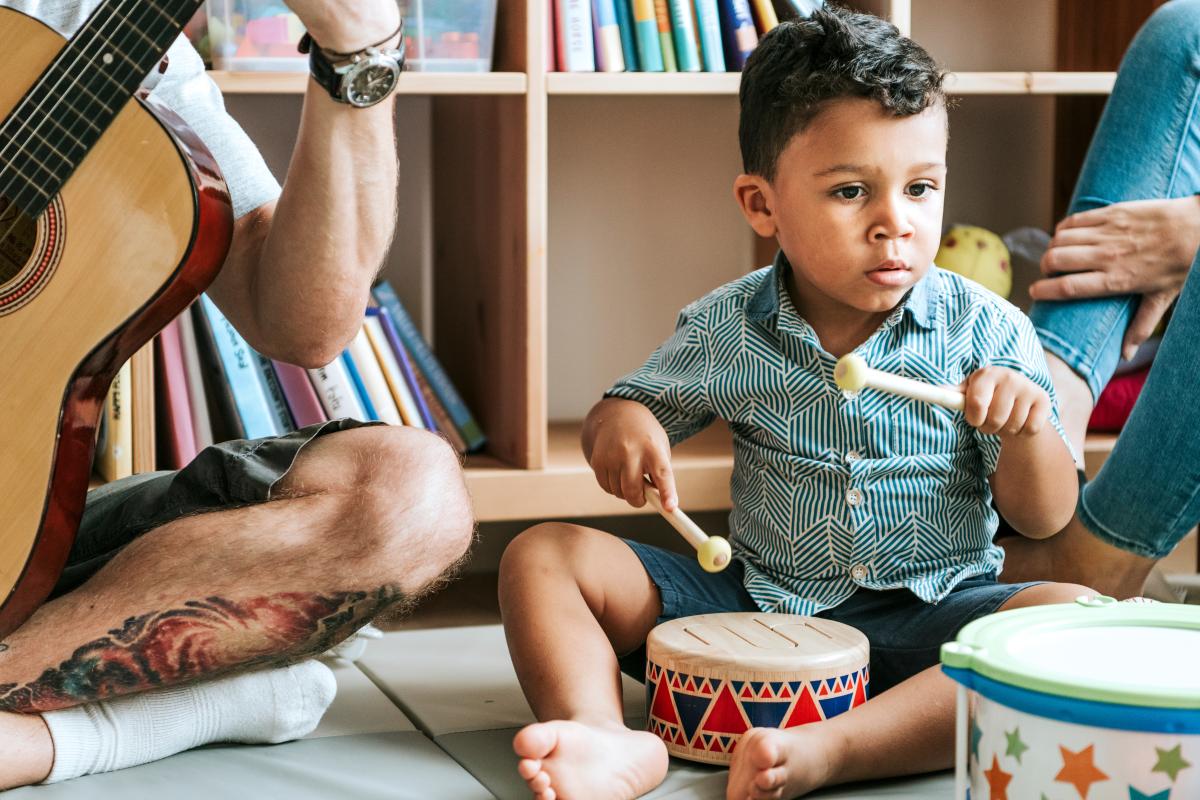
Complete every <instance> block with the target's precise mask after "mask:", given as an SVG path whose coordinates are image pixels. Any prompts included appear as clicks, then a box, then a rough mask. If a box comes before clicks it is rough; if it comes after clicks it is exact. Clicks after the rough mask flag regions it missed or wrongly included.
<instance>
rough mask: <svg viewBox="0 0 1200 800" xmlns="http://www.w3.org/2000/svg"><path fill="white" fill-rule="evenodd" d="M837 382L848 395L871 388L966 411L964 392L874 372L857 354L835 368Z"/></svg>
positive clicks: (847, 357)
mask: <svg viewBox="0 0 1200 800" xmlns="http://www.w3.org/2000/svg"><path fill="white" fill-rule="evenodd" d="M833 380H834V381H835V382H836V383H837V385H838V388H839V389H842V390H844V391H847V392H861V391H862V390H863V389H866V388H868V387H870V388H871V389H877V390H879V391H881V392H889V393H891V394H898V395H901V396H902V397H911V398H912V399H913V400H921V401H923V402H926V403H933V404H934V405H939V406H945V407H946V408H948V409H950V410H951V411H962V409H963V402H964V401H963V393H962V392H960V391H958V390H957V389H951V388H949V387H946V386H934V385H933V384H932V383H924V382H922V381H914V380H913V379H912V378H904V377H901V376H900V375H893V374H892V373H890V372H880V371H879V370H877V369H871V368H870V367H868V366H867V362H866V361H864V360H863V357H862V356H860V355H857V354H855V353H849V354H847V355H844V356H842V357H841V358H839V359H838V362H837V366H836V367H834V368H833Z"/></svg>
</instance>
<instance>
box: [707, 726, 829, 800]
mask: <svg viewBox="0 0 1200 800" xmlns="http://www.w3.org/2000/svg"><path fill="white" fill-rule="evenodd" d="M819 726H820V723H817V724H816V725H802V726H800V727H798V728H788V729H786V730H779V729H777V728H752V729H750V730H749V731H747V732H746V733H745V734H744V735H743V736H742V738H741V740H740V741H739V742H738V745H737V748H736V749H735V750H734V751H733V761H732V763H730V765H729V787H728V788H727V789H726V790H725V797H726V800H783V798H789V797H799V796H800V795H803V794H807V793H808V792H811V791H812V790H814V789H817V788H819V787H821V786H824V785H825V784H826V783H827V782H828V781H829V778H830V775H831V774H832V773H831V766H832V763H833V760H834V759H833V756H834V753H832V752H831V751H830V743H829V737H827V736H823V735H822V731H821V730H820V727H819Z"/></svg>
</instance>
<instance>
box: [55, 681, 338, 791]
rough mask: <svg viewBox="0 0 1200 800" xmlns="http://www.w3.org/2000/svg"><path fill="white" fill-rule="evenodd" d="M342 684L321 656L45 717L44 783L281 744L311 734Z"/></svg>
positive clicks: (58, 712)
mask: <svg viewBox="0 0 1200 800" xmlns="http://www.w3.org/2000/svg"><path fill="white" fill-rule="evenodd" d="M336 693H337V682H336V681H335V680H334V677H333V673H332V672H330V671H329V668H328V667H326V666H325V665H324V664H322V663H321V662H319V661H305V662H303V663H300V664H296V665H293V666H291V667H286V668H277V669H269V670H259V671H258V672H248V673H245V674H243V675H235V676H233V677H230V678H222V679H220V680H215V681H206V682H201V683H196V684H191V685H189V686H183V687H178V688H170V689H159V690H157V691H153V692H145V693H143V694H135V695H127V696H125V697H118V698H115V699H113V700H104V701H101V702H96V703H88V704H87V705H82V706H76V707H74V708H67V709H63V710H61V711H49V712H46V713H45V714H43V715H42V718H43V719H44V720H45V721H46V727H48V728H49V729H50V738H51V739H53V741H54V768H53V769H51V770H50V775H49V776H48V777H47V778H46V780H45V783H56V782H58V781H65V780H70V779H71V778H78V777H79V776H81V775H91V774H94V773H98V772H111V771H113V770H117V769H125V768H126V767H134V766H137V765H138V764H145V763H148V762H150V761H157V760H158V759H160V758H166V757H167V756H169V755H174V754H175V753H178V752H181V751H183V750H190V749H191V748H193V747H199V746H200V745H203V744H209V743H210V742H247V743H254V744H275V743H278V742H286V741H290V740H292V739H298V738H300V737H301V736H304V735H305V734H308V733H310V732H311V731H312V730H313V728H315V727H316V726H317V723H318V722H320V721H321V717H322V715H324V713H325V709H327V708H328V707H329V704H330V703H332V702H333V697H334V695H335V694H336Z"/></svg>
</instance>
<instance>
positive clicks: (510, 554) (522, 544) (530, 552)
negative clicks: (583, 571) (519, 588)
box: [500, 522, 582, 580]
mask: <svg viewBox="0 0 1200 800" xmlns="http://www.w3.org/2000/svg"><path fill="white" fill-rule="evenodd" d="M581 532H582V529H581V528H579V527H578V526H576V525H570V524H567V523H565V522H542V523H539V524H537V525H534V526H533V527H532V528H526V529H525V530H524V531H522V532H521V533H519V534H518V535H517V537H516V538H515V539H513V540H512V541H511V542H509V544H508V547H506V548H504V555H502V556H501V557H500V576H501V580H503V579H504V576H505V575H510V576H511V575H513V574H515V573H520V572H525V571H526V570H528V569H530V568H534V569H536V568H537V567H539V566H550V565H555V564H561V563H562V561H563V560H564V559H568V558H569V553H570V550H571V548H572V546H573V545H574V544H575V543H576V542H577V540H578V539H579V534H580V533H581Z"/></svg>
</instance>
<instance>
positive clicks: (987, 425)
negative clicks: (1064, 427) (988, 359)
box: [962, 367, 1050, 437]
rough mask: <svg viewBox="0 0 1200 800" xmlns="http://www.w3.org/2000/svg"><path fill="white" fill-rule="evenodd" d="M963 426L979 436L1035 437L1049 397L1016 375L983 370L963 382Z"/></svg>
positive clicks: (1042, 425) (1046, 413) (1047, 409)
mask: <svg viewBox="0 0 1200 800" xmlns="http://www.w3.org/2000/svg"><path fill="white" fill-rule="evenodd" d="M962 391H963V396H964V398H965V401H966V402H965V403H964V405H963V413H964V414H965V415H966V418H967V423H968V424H970V425H971V427H973V428H978V429H979V431H980V433H989V434H991V433H996V434H999V435H1000V436H1002V437H1026V436H1036V435H1038V434H1039V433H1041V432H1042V429H1043V428H1045V427H1046V424H1047V422H1048V420H1049V418H1050V395H1048V394H1047V393H1046V390H1045V389H1043V388H1042V387H1040V386H1038V385H1037V384H1036V383H1034V382H1033V381H1031V380H1030V379H1029V378H1026V377H1025V376H1024V375H1022V374H1021V373H1019V372H1016V371H1014V370H1011V369H1008V368H1007V367H983V368H982V369H977V370H975V371H974V372H972V373H971V374H970V375H969V376H968V377H967V379H966V381H964V382H963V385H962Z"/></svg>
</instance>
